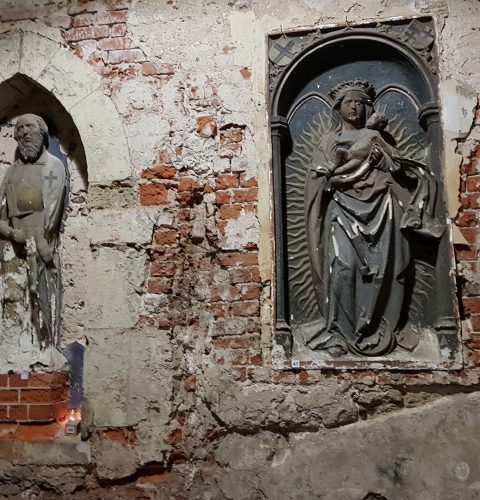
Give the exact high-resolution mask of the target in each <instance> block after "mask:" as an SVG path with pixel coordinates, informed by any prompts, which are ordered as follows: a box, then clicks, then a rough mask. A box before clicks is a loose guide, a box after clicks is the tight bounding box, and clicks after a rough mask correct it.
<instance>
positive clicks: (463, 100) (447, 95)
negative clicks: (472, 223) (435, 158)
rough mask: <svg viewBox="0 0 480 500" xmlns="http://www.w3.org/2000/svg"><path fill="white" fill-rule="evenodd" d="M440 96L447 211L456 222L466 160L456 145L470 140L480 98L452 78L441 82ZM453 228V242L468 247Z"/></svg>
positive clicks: (471, 89)
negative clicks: (463, 166)
mask: <svg viewBox="0 0 480 500" xmlns="http://www.w3.org/2000/svg"><path fill="white" fill-rule="evenodd" d="M439 97H440V102H441V109H442V114H441V118H442V128H443V146H444V172H445V183H444V185H445V187H444V189H445V196H446V208H447V213H448V216H449V218H450V219H451V220H454V219H455V217H456V216H457V214H458V211H459V210H460V208H461V204H460V200H459V188H460V183H461V176H460V166H461V163H462V161H463V156H462V155H461V154H459V153H457V146H458V141H459V140H462V139H465V138H466V137H468V135H469V133H470V131H471V129H472V126H473V123H474V120H475V109H476V107H477V103H478V96H477V93H476V92H475V90H474V89H473V88H471V87H470V86H469V85H467V84H462V83H461V82H459V81H458V80H456V79H455V78H452V77H450V78H447V79H443V80H440V82H439ZM451 227H452V233H453V234H452V243H453V244H454V245H455V244H460V245H468V242H467V240H466V239H465V237H464V236H463V234H462V233H461V231H460V229H459V228H458V227H457V225H456V224H454V223H453V224H451Z"/></svg>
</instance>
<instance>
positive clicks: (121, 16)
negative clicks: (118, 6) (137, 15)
mask: <svg viewBox="0 0 480 500" xmlns="http://www.w3.org/2000/svg"><path fill="white" fill-rule="evenodd" d="M108 16H109V21H110V23H111V24H114V23H126V22H127V14H126V12H124V11H110V12H109V13H108ZM99 24H100V23H99Z"/></svg>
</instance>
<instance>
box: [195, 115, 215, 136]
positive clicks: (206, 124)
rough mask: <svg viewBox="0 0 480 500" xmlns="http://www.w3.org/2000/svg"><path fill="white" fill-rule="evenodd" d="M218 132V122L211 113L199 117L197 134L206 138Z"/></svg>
mask: <svg viewBox="0 0 480 500" xmlns="http://www.w3.org/2000/svg"><path fill="white" fill-rule="evenodd" d="M216 133H217V122H216V121H215V118H213V116H210V115H205V116H199V117H197V134H198V135H199V136H200V137H203V138H204V139H208V138H210V137H214V136H215V135H216Z"/></svg>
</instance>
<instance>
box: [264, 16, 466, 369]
mask: <svg viewBox="0 0 480 500" xmlns="http://www.w3.org/2000/svg"><path fill="white" fill-rule="evenodd" d="M269 59H270V103H271V108H270V113H271V131H272V153H273V162H272V164H273V187H274V221H275V325H276V326H275V328H276V331H275V339H276V349H277V352H280V353H283V355H284V357H282V356H281V355H280V356H279V357H278V358H277V359H278V363H277V366H278V367H279V368H291V367H292V366H294V367H302V368H339V369H344V368H354V369H355V368H357V369H358V368H385V367H391V368H402V369H426V368H434V369H456V368H458V367H459V366H461V363H462V360H461V354H460V344H459V328H458V322H457V316H458V315H457V312H456V311H457V309H456V302H455V295H454V283H453V281H452V277H451V276H452V273H451V272H450V270H451V262H452V259H451V256H452V248H451V245H450V242H449V228H448V227H447V228H446V230H445V231H443V233H442V231H441V229H440V228H441V227H442V226H445V225H446V223H447V222H448V221H447V217H446V209H445V203H444V194H443V193H444V190H443V177H444V166H443V163H442V160H443V156H442V143H441V137H442V136H441V125H440V106H439V101H438V81H437V70H436V48H435V28H434V24H433V21H432V19H429V18H424V19H414V20H402V21H396V22H392V23H384V24H380V23H378V24H371V25H368V24H365V25H362V26H357V27H352V26H348V27H346V28H332V27H329V28H327V29H324V30H322V29H319V30H314V31H310V32H296V33H290V34H287V35H286V34H284V33H283V34H277V35H272V36H271V37H270V45H269ZM354 80H360V81H362V82H364V81H368V82H369V84H370V85H371V86H373V87H374V88H375V95H374V97H372V105H373V106H374V107H375V111H377V112H378V111H381V112H382V113H384V114H385V116H386V117H387V120H388V125H387V128H386V129H385V130H384V131H382V132H381V137H382V138H389V139H388V140H389V141H390V143H391V144H392V145H395V146H396V150H395V152H394V153H393V152H392V154H395V155H398V156H401V157H402V159H401V160H400V159H399V160H398V164H399V165H400V164H401V165H404V166H405V165H406V164H407V163H408V161H407V160H412V165H414V166H412V167H409V166H406V167H401V168H405V171H408V172H409V173H408V175H410V173H412V175H411V176H410V177H411V178H410V179H409V180H406V179H404V180H403V181H402V182H403V184H402V182H399V184H402V185H401V186H400V187H401V188H402V189H405V193H407V191H408V190H410V191H409V192H412V193H413V192H418V191H415V189H416V188H415V186H417V185H419V184H418V183H419V182H420V183H422V182H423V181H418V179H420V178H421V177H422V176H423V178H427V177H428V179H429V180H428V182H426V184H428V186H429V187H427V188H426V191H427V192H428V194H427V195H426V197H425V199H424V201H425V200H427V202H426V203H427V205H428V204H430V205H429V207H430V208H429V209H426V210H425V211H428V210H430V209H431V212H432V213H431V215H432V218H433V220H434V221H435V223H434V224H435V228H436V229H435V230H434V231H433V232H432V231H431V232H432V233H436V235H435V237H431V235H429V236H430V237H428V235H426V234H427V232H428V231H423V234H420V233H422V231H421V229H418V230H416V231H414V230H410V229H409V228H405V227H403V228H402V229H400V227H401V226H400V224H399V225H398V230H397V231H396V234H397V240H400V239H402V241H403V240H408V243H407V247H408V255H409V257H405V259H404V260H405V265H404V267H403V268H402V269H404V271H402V273H399V274H397V275H395V276H396V279H395V280H392V281H402V286H403V288H402V294H403V295H402V296H401V297H399V298H398V299H397V300H400V301H401V303H400V304H399V305H398V307H397V309H398V310H399V311H400V312H399V313H398V315H397V316H396V319H395V322H396V323H395V324H396V330H397V331H396V333H395V334H393V333H391V334H390V337H391V342H390V344H389V346H390V347H389V348H388V349H387V348H385V349H384V350H383V351H381V350H380V349H379V351H381V352H377V353H375V354H363V352H359V351H360V348H357V347H353V348H352V349H351V350H350V349H348V350H347V351H346V352H343V353H340V354H339V352H338V350H337V352H335V349H327V348H326V347H323V348H320V347H318V345H319V344H320V342H319V343H318V344H317V346H316V347H310V346H311V345H313V344H314V342H311V339H312V338H313V335H315V337H316V338H321V337H322V335H323V336H324V338H325V335H324V334H323V332H327V333H328V332H330V330H329V328H328V327H327V326H326V325H328V324H334V327H333V330H331V331H334V332H335V335H336V334H337V333H338V332H337V330H340V331H341V329H342V328H341V327H339V326H338V323H337V320H338V322H340V321H341V320H339V319H338V318H339V317H340V316H341V315H344V317H345V318H346V320H345V322H347V321H350V323H352V322H351V318H352V317H353V315H358V316H361V314H365V316H368V322H370V324H371V323H372V322H374V321H375V319H373V320H372V319H371V318H372V317H373V318H375V314H377V313H376V311H378V310H380V309H382V308H383V310H387V309H388V308H390V306H389V303H388V300H394V299H392V298H387V299H376V300H377V302H376V303H375V305H374V306H372V309H371V310H372V311H373V316H372V314H370V312H371V311H370V310H369V307H370V305H369V304H370V303H371V301H370V299H371V296H368V299H365V301H364V302H365V303H364V302H362V300H363V299H362V298H359V297H358V293H359V290H362V288H361V287H358V288H357V287H356V286H354V287H353V291H352V290H351V289H350V288H349V287H348V286H347V281H348V280H347V281H345V282H344V287H343V289H342V286H339V289H338V290H339V291H336V292H335V294H334V295H335V296H334V297H333V299H334V300H337V299H336V297H338V296H339V295H340V296H341V297H340V298H338V304H340V305H339V306H338V309H339V310H340V309H341V308H342V307H344V304H345V303H347V301H343V294H348V293H351V294H352V297H354V298H352V299H351V301H350V303H348V305H349V306H350V305H351V308H352V311H354V312H353V315H351V316H349V315H348V313H344V312H343V311H340V312H339V313H331V312H325V311H326V310H331V309H329V308H330V305H328V306H327V305H326V304H331V303H332V295H330V296H329V289H328V286H329V285H328V284H325V283H337V282H336V281H335V280H334V278H332V277H331V276H333V275H336V271H335V267H331V266H330V270H328V269H327V270H326V271H325V273H324V274H322V275H321V277H320V283H321V284H320V285H318V283H319V281H318V278H313V277H312V276H313V275H314V274H315V271H314V272H313V273H312V265H313V266H314V264H312V262H313V261H314V260H315V258H318V259H319V260H320V259H323V260H322V262H325V261H326V260H328V259H330V261H329V262H337V263H339V262H341V261H342V259H343V261H342V265H343V264H345V262H346V267H347V268H352V269H353V268H355V269H357V268H358V269H361V268H362V267H364V264H365V262H363V261H362V259H363V257H364V255H366V254H365V251H364V248H363V247H362V248H360V247H361V245H362V244H366V243H365V241H360V242H359V243H358V245H360V246H358V245H357V243H355V242H354V240H355V238H354V237H352V235H353V233H351V234H348V235H347V236H346V238H347V240H348V244H351V246H352V255H354V256H353V257H352V258H351V261H350V262H349V261H348V258H347V260H346V261H345V258H344V257H342V252H341V251H340V252H338V251H337V250H335V255H333V254H332V255H327V254H325V252H324V251H323V250H322V245H325V246H327V245H328V242H326V241H325V240H322V243H320V244H319V245H317V243H315V245H317V246H316V249H315V248H313V247H312V245H311V243H309V241H311V240H312V239H313V238H312V237H311V234H310V232H312V227H313V226H308V222H307V219H308V217H309V216H310V217H311V212H310V215H308V214H309V212H308V209H307V208H306V206H307V205H308V204H309V203H310V201H311V198H310V199H308V196H310V195H305V190H306V189H307V190H308V189H310V188H308V183H309V182H310V181H307V176H310V175H312V176H313V177H315V175H317V176H322V175H323V174H318V173H311V174H309V173H308V172H309V171H311V169H312V168H313V167H312V165H313V164H314V163H315V162H314V158H317V156H318V154H319V153H318V152H319V150H320V151H321V150H322V148H323V146H321V142H322V140H323V137H326V135H327V133H328V132H329V130H333V129H331V114H332V108H333V106H334V102H335V100H334V99H335V96H336V95H337V96H338V95H341V93H342V91H338V92H337V94H335V92H333V93H332V89H334V88H335V87H337V86H339V85H340V84H342V82H352V81H354ZM337 88H339V87H337ZM344 88H345V87H344ZM337 102H341V101H337ZM360 128H361V129H362V130H365V129H367V128H368V126H367V125H366V124H365V123H364V125H363V126H362V127H360ZM342 133H343V132H342ZM331 134H332V137H334V136H335V135H334V132H333V131H332V132H331ZM338 134H340V133H339V132H338ZM338 137H340V135H338ZM343 137H344V136H343ZM340 143H341V139H338V138H337V139H335V141H334V144H335V148H337V147H338V145H339V144H340ZM345 144H347V143H345ZM351 146H352V142H351V141H350V143H348V145H347V146H342V147H343V148H347V149H349V148H350V147H351ZM392 151H393V150H392ZM344 154H347V153H346V152H345V151H344ZM332 158H334V156H332ZM339 161H343V160H339ZM345 163H346V160H345ZM345 163H344V164H345ZM332 168H333V167H332ZM332 172H333V170H332ZM369 172H370V171H367V174H365V175H370V173H369ZM414 174H415V175H414ZM330 175H331V176H332V177H333V174H332V173H331V172H330V173H328V176H330ZM351 175H355V174H354V173H353V174H351ZM389 175H390V174H389ZM404 175H405V177H406V176H407V174H404ZM393 177H394V176H393V174H392V178H393ZM365 178H366V177H364V178H363V179H365ZM359 182H360V181H359ZM362 182H363V181H362ZM365 182H366V183H368V182H370V180H366V181H365ZM388 182H390V181H388ZM322 185H324V187H323V188H322V193H323V192H325V194H324V195H323V194H322V196H321V200H322V201H321V203H322V204H321V205H319V207H320V208H318V214H317V215H316V217H317V225H318V228H319V229H318V234H323V235H325V233H322V231H323V228H326V227H328V231H330V230H331V231H332V234H333V231H334V229H333V223H331V222H329V221H328V217H330V215H329V214H330V213H334V212H332V210H334V209H332V208H331V207H332V205H331V204H330V201H329V200H332V199H336V198H335V196H337V197H338V196H343V195H344V192H343V191H342V190H341V189H340V191H339V189H338V188H336V187H335V185H334V186H333V187H332V186H331V184H329V183H328V182H327V181H325V183H324V184H322ZM358 185H359V184H353V187H352V188H351V190H350V191H347V193H352V192H353V191H352V190H356V189H357V186H358ZM372 185H374V186H376V185H375V183H373V184H372ZM325 186H327V187H325ZM357 191H358V190H357ZM336 192H337V193H339V192H340V194H335V193H336ZM348 196H349V194H347V197H348ZM352 196H353V198H354V199H353V202H352V203H356V198H355V196H356V195H355V194H353V195H352ZM409 196H410V195H409ZM393 198H394V199H395V200H396V198H395V195H394V196H393ZM400 198H401V197H399V198H398V200H400V201H399V202H398V203H399V206H400V207H403V206H404V205H402V200H403V203H404V204H405V207H408V208H403V210H404V211H407V210H410V208H411V207H413V206H414V205H415V206H416V207H417V208H420V209H423V208H422V207H423V205H424V201H422V202H418V199H417V198H415V197H414V196H412V197H411V198H410V197H408V198H407V197H405V195H404V198H402V199H400ZM398 200H397V201H398ZM413 200H415V202H414V201H413ZM428 200H429V201H428ZM432 200H435V203H431V202H432ZM397 201H395V203H397ZM335 203H337V202H336V201H335ZM322 207H323V208H322ZM362 207H363V208H365V209H366V205H362ZM363 208H362V209H363ZM322 210H324V211H325V213H323V212H322ZM399 210H400V213H401V211H402V208H400V209H399ZM335 217H337V216H336V215H335ZM335 220H337V219H335ZM329 224H331V227H330V225H329ZM339 224H340V225H342V224H343V223H342V222H340V223H339ZM382 224H383V222H382ZM424 227H427V224H426V223H424ZM431 227H433V226H431ZM363 229H365V228H363ZM378 234H380V233H378ZM322 238H324V236H322ZM327 239H328V238H327ZM332 239H334V238H333V237H332ZM360 240H361V237H360ZM395 244H396V243H395ZM367 246H368V245H367ZM312 248H313V250H312ZM319 248H320V250H319ZM384 248H395V245H392V246H391V247H382V248H381V249H376V250H374V251H380V253H381V251H383V250H384ZM316 251H318V255H317V254H315V252H316ZM369 251H370V250H366V252H369ZM388 251H389V252H390V250H388ZM391 251H392V252H394V250H391ZM362 252H363V255H362ZM312 255H313V257H312ZM354 260H355V262H357V263H358V262H359V263H360V264H358V265H357V264H354V263H353V261H354ZM367 260H368V258H367ZM379 262H382V257H380V259H379ZM385 262H386V261H385ZM395 262H398V259H397V258H396V257H395ZM391 265H393V264H390V263H387V262H386V263H385V267H391ZM319 266H323V263H320V264H319ZM399 267H400V266H399ZM367 268H368V265H367ZM369 270H370V271H371V270H372V266H371V265H370V269H369ZM321 272H323V271H321ZM349 272H350V271H349ZM352 273H353V274H352V275H351V276H350V277H351V278H352V279H353V280H354V282H356V281H355V280H361V281H365V282H367V281H368V280H371V279H377V278H378V280H379V281H380V280H381V277H380V274H382V273H381V272H380V270H379V271H378V273H377V274H375V273H374V272H371V273H366V275H368V276H366V275H364V276H362V277H361V278H358V276H357V274H355V273H357V270H355V271H352ZM347 274H348V273H347ZM382 275H383V274H382ZM352 276H353V277H352ZM372 276H373V278H372ZM392 276H393V274H392ZM315 279H316V280H317V281H316V282H317V285H316V286H317V287H320V288H321V292H318V289H317V288H316V287H315V286H314V280H315ZM335 286H337V285H335ZM325 290H326V293H325ZM335 290H336V289H335ZM378 290H380V291H381V293H385V292H384V290H392V293H393V290H394V287H393V286H391V287H390V288H389V287H388V286H384V285H383V284H382V285H379V288H378ZM382 290H383V292H382ZM388 293H389V292H387V294H388ZM355 294H357V295H355ZM367 295H368V293H367ZM378 296H379V297H380V295H378ZM372 300H373V299H372ZM322 301H323V302H322ZM329 301H330V302H329ZM367 302H369V303H368V304H367ZM357 311H358V312H357ZM382 314H383V313H382ZM329 315H330V316H329ZM325 317H326V318H327V319H325ZM332 317H333V319H332ZM319 318H320V319H319ZM320 320H321V321H320ZM384 320H385V318H384V317H383V316H382V315H381V314H378V324H379V325H380V324H384ZM322 321H323V323H322ZM329 321H330V323H329ZM381 322H382V323H381ZM359 324H360V320H358V322H357V323H356V324H353V325H352V333H351V336H352V339H353V340H351V341H350V340H348V342H347V344H348V343H350V344H349V345H351V344H353V343H355V344H356V342H357V340H356V339H359V338H360V337H361V335H363V334H362V333H360V332H361V331H362V330H355V328H356V327H358V325H359ZM400 325H403V326H400ZM402 328H404V330H402ZM314 329H317V330H316V333H312V332H314ZM374 329H375V327H372V328H371V331H374ZM386 329H387V327H385V330H386ZM377 330H378V331H380V326H378V328H377ZM390 330H393V328H390ZM402 331H404V332H407V331H409V332H410V331H414V334H413V336H415V337H416V342H417V343H414V342H413V341H412V343H411V344H410V345H409V348H408V349H406V350H404V351H402V350H401V349H400V348H399V346H400V345H401V344H400V343H401V342H402V335H404V334H402V333H401V332H402ZM318 332H322V333H318ZM328 334H329V335H330V333H328ZM309 335H312V337H309ZM355 335H357V337H355ZM375 335H376V336H377V337H380V338H382V336H383V338H386V337H387V334H386V333H385V334H384V333H379V334H375ZM405 335H407V334H405ZM408 335H410V333H408ZM339 338H342V339H343V332H342V333H341V334H339ZM372 338H373V334H372ZM412 338H413V337H412ZM309 339H310V340H309ZM342 342H343V340H342ZM372 342H373V341H372ZM323 345H324V346H325V345H327V344H323ZM366 352H367V351H366ZM368 352H371V353H373V352H374V350H373V349H372V350H371V351H368Z"/></svg>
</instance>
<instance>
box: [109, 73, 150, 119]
mask: <svg viewBox="0 0 480 500" xmlns="http://www.w3.org/2000/svg"><path fill="white" fill-rule="evenodd" d="M155 97H156V96H155V94H154V92H153V90H152V87H151V85H149V84H148V83H146V82H144V81H142V80H140V79H138V78H135V79H133V78H130V79H128V80H124V81H123V82H121V83H120V86H119V88H118V90H116V91H115V92H114V93H113V94H112V100H113V102H114V103H115V105H116V106H117V109H118V111H119V112H120V113H121V114H122V115H124V114H128V113H129V112H130V111H131V110H132V109H134V110H142V109H143V110H146V111H147V112H152V111H153V110H155V109H156V108H158V104H157V103H158V101H157V100H156V99H155Z"/></svg>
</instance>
